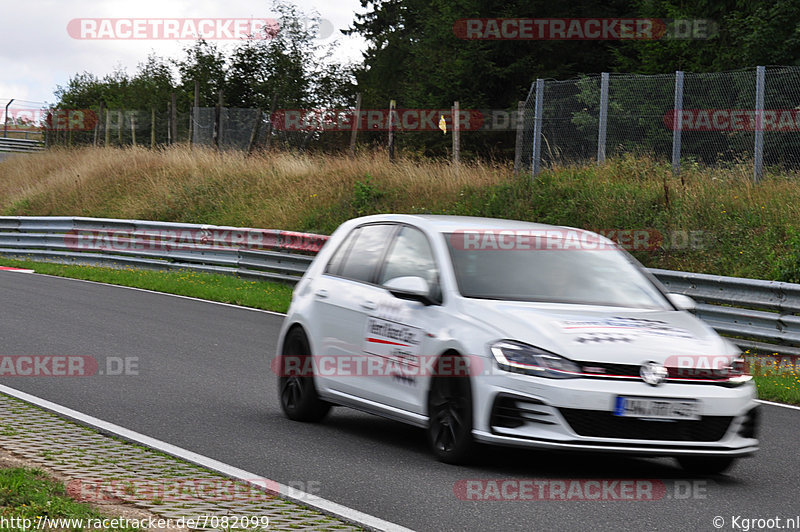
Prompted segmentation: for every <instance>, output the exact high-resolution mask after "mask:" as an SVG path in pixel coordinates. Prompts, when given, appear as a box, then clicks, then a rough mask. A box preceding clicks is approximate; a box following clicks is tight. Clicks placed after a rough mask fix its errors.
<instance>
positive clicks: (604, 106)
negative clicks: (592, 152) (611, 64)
mask: <svg viewBox="0 0 800 532" xmlns="http://www.w3.org/2000/svg"><path fill="white" fill-rule="evenodd" d="M599 122H600V123H599V125H598V128H597V164H598V165H600V164H603V163H604V162H606V127H607V125H608V72H603V73H602V74H600V120H599Z"/></svg>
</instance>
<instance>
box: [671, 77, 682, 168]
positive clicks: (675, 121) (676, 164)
mask: <svg viewBox="0 0 800 532" xmlns="http://www.w3.org/2000/svg"><path fill="white" fill-rule="evenodd" d="M672 113H673V114H672V173H673V174H675V175H678V174H680V173H681V132H682V131H683V71H682V70H676V71H675V105H674V106H673V111H672Z"/></svg>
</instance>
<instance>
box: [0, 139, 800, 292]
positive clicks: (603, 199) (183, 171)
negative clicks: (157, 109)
mask: <svg viewBox="0 0 800 532" xmlns="http://www.w3.org/2000/svg"><path fill="white" fill-rule="evenodd" d="M751 168H752V166H751V165H748V164H747V163H742V164H741V165H733V166H731V167H729V168H716V169H709V168H703V167H690V168H687V169H686V170H685V171H684V172H683V174H682V176H680V177H675V176H673V175H672V174H671V172H670V167H669V165H668V164H666V163H662V162H658V161H655V160H652V159H649V158H641V157H623V158H621V159H615V160H611V161H609V162H608V163H607V164H605V165H604V166H595V165H572V166H563V167H558V168H554V169H550V170H547V171H545V172H544V173H543V174H542V175H540V176H539V177H538V178H537V179H536V180H535V181H532V180H531V178H530V175H529V174H526V175H522V176H514V175H513V172H512V171H511V169H510V168H509V167H508V166H507V165H504V164H495V163H491V162H485V163H480V164H469V165H463V164H462V165H461V166H453V165H451V164H450V163H448V162H443V161H431V160H417V159H412V158H406V159H403V158H401V159H399V160H398V161H396V162H395V163H389V162H388V160H387V156H386V154H385V153H383V152H381V151H370V152H364V153H361V154H359V155H358V156H357V157H356V158H355V159H350V158H349V157H347V156H332V155H296V154H289V153H282V152H275V153H264V154H254V155H250V156H248V155H246V154H243V153H240V152H223V153H217V152H215V151H213V150H208V149H197V148H195V149H190V148H188V147H186V146H176V147H172V148H168V149H163V150H148V149H144V148H79V149H72V150H68V149H54V150H49V151H47V152H45V153H42V154H35V155H29V156H19V157H12V158H9V159H7V160H5V161H3V162H0V177H2V179H0V212H2V214H4V215H43V216H55V215H64V216H96V217H108V218H138V219H147V220H162V221H175V222H192V223H207V224H219V225H233V226H249V227H261V228H276V229H292V230H298V231H308V232H317V233H330V232H331V231H332V230H333V229H335V228H336V226H337V225H338V224H339V223H341V222H342V221H344V220H346V219H348V218H352V217H354V216H359V215H365V214H372V213H378V212H405V213H435V214H460V215H471V216H491V217H499V218H513V219H521V220H531V221H538V222H543V223H550V224H559V225H569V226H575V227H583V228H587V229H592V230H600V231H602V232H604V233H606V234H609V233H611V232H612V231H623V232H625V231H627V232H628V233H622V234H623V235H627V236H626V237H627V238H629V237H630V234H631V233H630V232H634V231H638V232H639V234H646V235H647V239H648V240H647V245H646V246H644V247H646V249H635V250H634V254H635V255H636V256H637V258H638V259H639V260H641V261H642V262H643V263H644V264H645V265H647V266H651V267H661V268H669V269H680V270H689V271H698V272H707V273H716V274H722V275H734V276H742V277H756V278H765V279H774V280H784V281H791V282H798V281H800V183H798V176H797V175H794V174H792V175H786V174H781V173H771V174H768V175H767V177H766V178H765V179H764V180H763V181H762V182H761V183H760V184H758V185H754V184H753V183H752V178H751V173H750V172H751ZM658 235H660V237H659V236H658ZM640 247H641V246H640Z"/></svg>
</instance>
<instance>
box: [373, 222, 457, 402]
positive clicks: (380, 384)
mask: <svg viewBox="0 0 800 532" xmlns="http://www.w3.org/2000/svg"><path fill="white" fill-rule="evenodd" d="M400 277H422V278H423V279H424V280H425V281H426V282H427V284H428V286H429V288H430V292H429V294H430V297H431V298H432V299H433V300H436V301H438V302H441V297H442V296H441V288H440V284H439V269H438V267H437V264H436V261H435V259H434V256H433V250H432V248H431V245H430V242H429V241H428V239H427V237H426V236H425V234H424V233H423V232H422V231H420V230H419V229H417V228H415V227H411V226H408V225H403V226H401V227H400V229H399V231H398V232H397V233H396V234H395V236H394V238H393V240H392V242H391V244H390V245H389V248H388V250H387V253H386V255H385V259H384V261H383V264H382V265H381V267H380V269H379V271H378V277H377V279H376V285H377V286H376V287H375V292H374V294H375V296H376V300H377V303H378V305H377V308H375V309H374V310H372V311H370V310H367V309H363V310H362V312H363V313H364V322H365V329H364V345H363V350H364V353H366V354H367V355H368V356H369V357H370V358H371V359H372V360H370V362H369V366H368V367H370V368H374V370H373V371H370V372H368V374H367V375H366V376H365V379H364V380H365V384H364V386H365V387H366V388H368V389H369V392H370V394H371V395H372V396H373V397H374V398H375V399H374V400H377V401H379V402H381V403H382V404H385V405H387V406H390V407H394V408H400V409H402V410H405V411H408V412H414V413H416V414H424V413H425V412H426V404H425V403H426V390H427V377H429V375H430V371H431V368H432V366H433V364H432V363H433V360H434V357H435V353H434V351H435V337H434V335H432V334H431V331H432V330H439V328H440V327H441V326H442V323H443V320H444V319H445V316H444V315H443V312H442V307H441V305H438V304H433V305H426V304H423V303H421V302H419V301H411V300H407V299H400V298H398V297H395V296H394V295H392V294H391V293H390V292H389V291H388V290H387V289H386V288H384V285H386V283H389V282H390V281H392V280H393V279H397V278H400Z"/></svg>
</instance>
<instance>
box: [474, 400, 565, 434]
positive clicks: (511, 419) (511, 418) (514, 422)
mask: <svg viewBox="0 0 800 532" xmlns="http://www.w3.org/2000/svg"><path fill="white" fill-rule="evenodd" d="M543 406H544V405H543V403H541V402H539V401H536V400H535V399H527V398H522V397H516V396H513V395H508V394H503V393H501V394H498V395H497V397H496V398H495V400H494V405H493V406H492V415H491V418H490V419H489V425H491V427H492V428H494V427H497V428H508V429H514V428H517V427H521V426H522V425H524V424H525V423H541V424H544V425H555V424H556V421H555V420H553V415H552V414H551V413H550V412H547V411H545V409H544V408H543Z"/></svg>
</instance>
